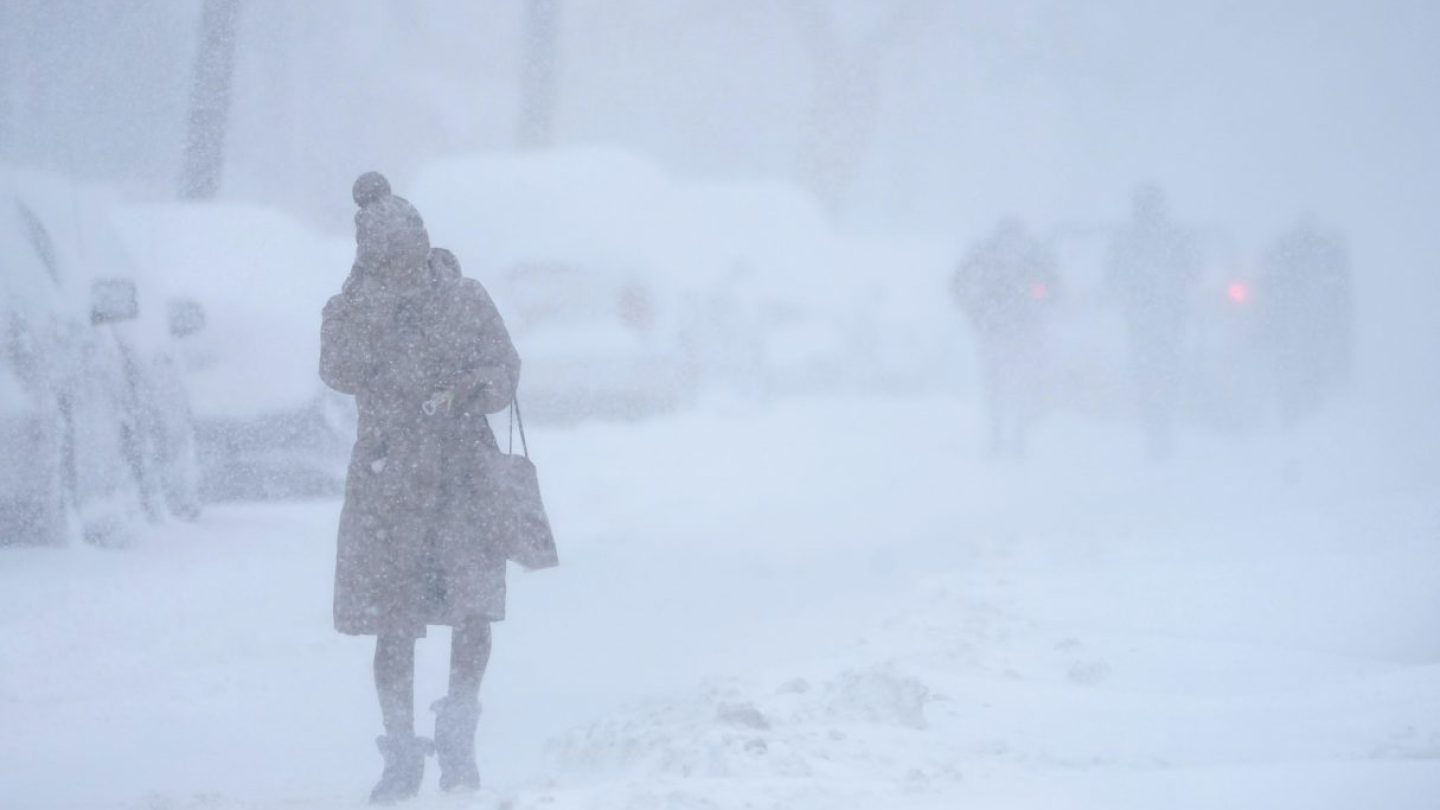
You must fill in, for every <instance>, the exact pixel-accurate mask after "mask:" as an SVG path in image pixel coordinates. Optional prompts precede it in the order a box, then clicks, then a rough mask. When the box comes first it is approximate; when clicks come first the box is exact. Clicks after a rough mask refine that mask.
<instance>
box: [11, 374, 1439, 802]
mask: <svg viewBox="0 0 1440 810" xmlns="http://www.w3.org/2000/svg"><path fill="white" fill-rule="evenodd" d="M1356 411H1357V408H1356V407H1354V406H1352V407H1350V408H1349V409H1346V408H1340V409H1337V410H1336V411H1335V412H1332V413H1331V414H1329V415H1328V416H1327V419H1326V420H1324V421H1323V422H1320V423H1316V424H1312V425H1310V426H1307V428H1306V429H1305V430H1304V431H1303V432H1302V433H1301V434H1300V435H1298V436H1292V437H1288V438H1284V439H1282V438H1280V437H1275V436H1270V437H1264V438H1259V439H1254V440H1251V441H1245V442H1242V441H1239V440H1230V439H1221V438H1216V437H1208V438H1200V437H1191V438H1190V441H1189V442H1188V444H1186V445H1185V446H1184V447H1183V448H1182V452H1181V453H1180V455H1179V457H1178V458H1177V459H1175V460H1174V463H1171V464H1168V465H1164V466H1155V465H1150V464H1147V463H1144V462H1142V461H1140V460H1139V457H1140V455H1141V453H1140V442H1139V439H1138V437H1137V436H1136V435H1134V433H1133V431H1131V430H1129V429H1128V428H1127V427H1126V426H1123V425H1113V426H1106V425H1097V424H1094V423H1088V422H1084V423H1082V422H1078V421H1070V420H1065V419H1058V418H1057V419H1054V420H1052V421H1051V422H1049V423H1048V424H1047V425H1046V427H1045V429H1044V430H1042V432H1041V433H1040V434H1039V435H1038V436H1037V437H1036V443H1035V447H1034V452H1033V453H1032V456H1031V458H1030V459H1029V460H1028V462H1027V463H1024V464H1007V465H998V466H997V465H990V464H985V463H983V462H981V461H979V460H978V458H979V453H978V448H977V443H976V441H975V432H976V431H975V430H974V427H975V425H974V421H975V420H974V415H973V414H972V413H971V412H970V411H969V410H968V409H967V406H966V405H965V404H964V403H962V402H960V401H957V400H951V399H947V398H941V397H936V398H927V399H909V400H884V399H862V398H850V399H816V400H808V401H794V402H789V403H786V404H782V405H775V406H766V407H759V406H754V405H748V404H745V403H737V402H729V403H711V404H709V405H708V406H707V407H704V408H701V409H700V410H698V411H695V412H692V413H688V414H682V415H679V416H675V417H672V418H668V419H664V420H658V421H652V422H647V423H640V424H618V425H595V424H591V425H582V426H579V427H574V428H569V429H565V430H551V431H537V432H536V435H535V436H533V437H532V442H531V444H532V449H533V450H534V451H535V455H536V457H537V461H538V463H539V464H540V469H541V472H542V475H543V480H544V483H545V485H546V495H547V498H548V500H549V504H550V508H551V510H552V516H553V519H554V523H555V527H556V530H557V534H558V535H559V538H560V541H561V543H562V556H563V562H564V564H563V566H562V568H560V569H557V570H555V571H550V572H544V573H539V574H530V575H526V574H520V573H515V574H514V575H513V576H512V581H511V602H510V615H511V618H510V619H509V620H508V621H506V622H505V623H504V624H502V625H499V626H498V627H497V632H496V649H495V656H494V659H493V663H492V667H491V671H490V674H489V676H488V678H487V681H486V685H485V690H484V701H485V706H486V715H485V717H484V719H483V722H482V728H481V741H480V750H481V755H482V769H483V771H484V773H485V775H486V779H487V788H486V789H485V790H484V791H483V792H482V793H481V794H479V795H478V796H475V797H470V798H457V797H445V796H439V795H438V794H437V793H436V790H435V788H434V782H433V774H432V775H431V776H430V780H429V781H428V783H427V787H426V789H425V792H424V794H423V795H422V797H421V798H420V799H419V800H417V801H416V802H415V803H414V804H413V805H412V806H414V807H416V808H422V809H423V808H427V807H446V808H449V807H460V806H476V807H493V808H499V807H508V808H556V810H562V809H564V808H601V807H603V808H739V807H757V808H771V807H773V808H800V809H801V810H805V809H806V808H846V807H865V808H878V807H886V808H890V807H904V808H920V807H925V808H932V807H933V808H942V807H943V808H952V807H975V808H1009V807H1027V808H1028V807H1036V808H1039V807H1044V808H1070V807H1077V808H1078V807H1083V808H1106V809H1107V810H1114V809H1115V808H1129V807H1134V808H1147V810H1148V808H1161V807H1164V808H1207V809H1208V808H1217V807H1225V808H1250V807H1253V808H1267V810H1271V809H1273V808H1290V807H1293V808H1306V810H1310V809H1311V808H1329V807H1334V808H1362V807H1363V808H1369V807H1384V808H1410V807H1413V808H1432V807H1435V806H1436V805H1437V802H1440V587H1437V583H1436V580H1437V578H1440V542H1437V541H1440V497H1437V496H1440V453H1437V452H1436V447H1435V446H1434V444H1433V442H1432V441H1431V439H1432V438H1433V437H1432V436H1431V434H1424V435H1423V440H1416V438H1415V436H1414V435H1412V436H1411V437H1409V438H1408V439H1407V438H1406V437H1404V436H1400V435H1399V434H1400V433H1401V431H1399V430H1395V429H1393V428H1395V427H1397V426H1395V425H1393V424H1388V425H1387V424H1386V423H1383V422H1370V423H1369V424H1370V429H1368V430H1366V431H1359V430H1346V429H1343V428H1345V427H1346V426H1349V425H1354V424H1361V423H1362V421H1361V415H1360V414H1358V413H1357V412H1356ZM1392 434H1393V435H1392ZM338 508H339V504H338V503H335V502H320V503H304V504H282V505H268V506H230V507H223V508H213V509H211V510H210V511H208V512H207V514H206V515H205V517H204V518H203V519H202V520H201V522H200V523H198V524H196V525H175V526H171V527H168V528H166V529H164V530H162V531H161V532H160V533H159V534H158V535H157V536H155V537H154V538H153V539H151V540H150V541H149V542H148V543H145V544H143V545H141V546H140V547H137V548H134V549H131V550H128V551H125V552H119V553H117V552H102V551H97V550H94V549H90V548H84V547H78V548H70V549H60V550H43V549H40V550H34V549H23V550H15V549H6V550H4V551H3V553H0V807H6V808H9V807H15V808H45V807H99V808H147V810H148V809H152V808H177V809H178V808H222V809H223V808H271V807H276V808H304V809H307V810H308V809H310V808H330V807H357V806H360V805H362V804H363V802H364V799H365V796H366V793H367V791H368V789H369V786H370V784H371V783H372V781H373V779H374V778H375V777H376V776H377V775H378V772H379V757H378V756H377V755H376V753H375V750H374V747H373V743H372V739H373V737H374V735H375V734H376V733H378V726H379V722H378V711H377V709H376V707H375V705H374V698H373V694H372V692H371V685H370V682H369V666H370V662H369V658H370V653H371V650H370V646H369V643H368V641H367V640H363V639H354V638H348V637H343V636H339V635H337V634H335V633H334V632H333V631H332V630H331V629H330V615H329V609H330V604H329V600H330V593H331V580H330V577H331V566H332V564H333V541H334V529H335V522H336V517H337V513H338ZM445 641H446V639H445V633H444V632H437V633H433V634H432V638H431V639H430V640H428V641H426V642H423V643H422V645H421V648H420V649H421V653H420V655H421V663H420V673H419V678H418V687H417V692H418V696H417V697H418V703H419V704H420V706H422V707H423V706H424V705H425V704H427V703H428V701H429V700H432V699H434V698H436V697H438V696H439V695H440V694H441V692H442V690H443V682H444V648H445ZM423 720H424V718H423V714H422V722H423ZM422 728H423V726H422Z"/></svg>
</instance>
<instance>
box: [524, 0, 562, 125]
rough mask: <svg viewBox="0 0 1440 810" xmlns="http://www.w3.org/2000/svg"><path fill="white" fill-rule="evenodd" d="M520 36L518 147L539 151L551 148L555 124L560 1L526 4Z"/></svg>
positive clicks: (536, 0)
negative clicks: (522, 30)
mask: <svg viewBox="0 0 1440 810" xmlns="http://www.w3.org/2000/svg"><path fill="white" fill-rule="evenodd" d="M523 36H524V44H523V46H522V48H523V49H522V51H521V57H520V58H521V62H520V132H519V138H518V145H519V146H520V148H521V149H541V148H544V147H546V146H549V145H550V137H551V134H552V132H551V130H552V128H553V127H554V123H555V102H556V90H557V88H556V83H557V76H556V73H557V65H556V60H557V59H558V58H559V49H560V42H559V40H560V0H525V22H524V32H523Z"/></svg>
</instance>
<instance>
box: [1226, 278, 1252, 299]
mask: <svg viewBox="0 0 1440 810" xmlns="http://www.w3.org/2000/svg"><path fill="white" fill-rule="evenodd" d="M1225 297H1227V298H1229V299H1230V302H1231V303H1233V304H1248V303H1250V288H1249V287H1248V286H1246V284H1245V282H1243V281H1233V282H1231V283H1230V286H1229V287H1226V288H1225Z"/></svg>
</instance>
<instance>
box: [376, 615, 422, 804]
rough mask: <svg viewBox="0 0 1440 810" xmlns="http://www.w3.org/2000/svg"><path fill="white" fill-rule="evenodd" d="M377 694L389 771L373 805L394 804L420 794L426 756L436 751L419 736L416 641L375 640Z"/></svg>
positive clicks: (383, 752)
mask: <svg viewBox="0 0 1440 810" xmlns="http://www.w3.org/2000/svg"><path fill="white" fill-rule="evenodd" d="M375 692H376V694H377V695H378V696H379V698H380V716H381V717H382V718H383V720H384V722H385V736H383V737H381V738H380V739H378V740H376V741H375V742H376V744H378V745H379V746H380V754H381V756H383V757H385V772H384V773H382V774H380V781H379V783H377V784H376V785H375V789H374V790H372V791H370V803H371V804H391V803H393V802H397V801H400V800H402V799H408V798H410V797H412V796H414V795H415V794H416V793H418V792H419V791H420V782H421V780H423V779H424V778H425V757H426V756H427V755H428V754H429V753H430V751H431V750H432V748H431V744H430V741H429V740H424V739H419V738H417V737H416V736H415V639H413V638H409V637H397V636H380V637H378V638H377V639H375Z"/></svg>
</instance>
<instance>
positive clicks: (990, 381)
mask: <svg viewBox="0 0 1440 810" xmlns="http://www.w3.org/2000/svg"><path fill="white" fill-rule="evenodd" d="M1055 286H1056V275H1055V266H1054V262H1053V261H1052V259H1051V257H1050V255H1049V253H1048V252H1047V251H1046V250H1045V249H1044V247H1043V246H1042V245H1041V244H1040V243H1039V242H1037V241H1036V240H1035V239H1034V238H1032V237H1031V236H1030V234H1029V233H1028V232H1027V231H1026V230H1025V226H1024V225H1023V224H1022V223H1021V222H1020V221H1019V220H1016V219H1006V220H1004V221H1002V222H1001V223H1000V225H999V226H998V227H997V228H996V229H995V232H994V233H993V234H991V235H990V236H989V237H988V238H987V239H985V241H983V242H981V243H979V244H978V245H976V246H975V247H974V248H972V249H971V251H970V253H969V254H968V255H967V256H966V257H965V259H964V261H962V262H961V263H960V267H959V269H957V270H956V272H955V276H954V278H953V279H952V288H951V291H952V293H953V294H954V296H955V300H956V302H957V303H958V304H959V305H960V307H961V309H963V310H964V311H965V314H966V316H967V317H968V318H969V320H970V326H971V328H972V330H973V332H974V335H975V346H976V349H977V350H978V352H979V360H980V366H981V373H982V375H983V378H984V385H985V400H986V401H985V407H986V422H987V425H988V430H987V442H988V450H989V452H990V454H991V455H992V456H997V457H999V456H1017V457H1018V456H1020V455H1023V453H1024V451H1025V442H1026V435H1027V433H1028V431H1029V427H1030V424H1031V423H1032V422H1033V421H1034V419H1035V417H1036V416H1037V414H1038V411H1039V408H1040V398H1041V396H1042V391H1041V386H1042V385H1043V383H1044V380H1045V374H1044V372H1045V367H1046V365H1047V361H1048V357H1047V353H1046V351H1045V317H1046V310H1047V308H1048V307H1049V305H1050V298H1051V296H1053V295H1054V294H1055Z"/></svg>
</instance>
